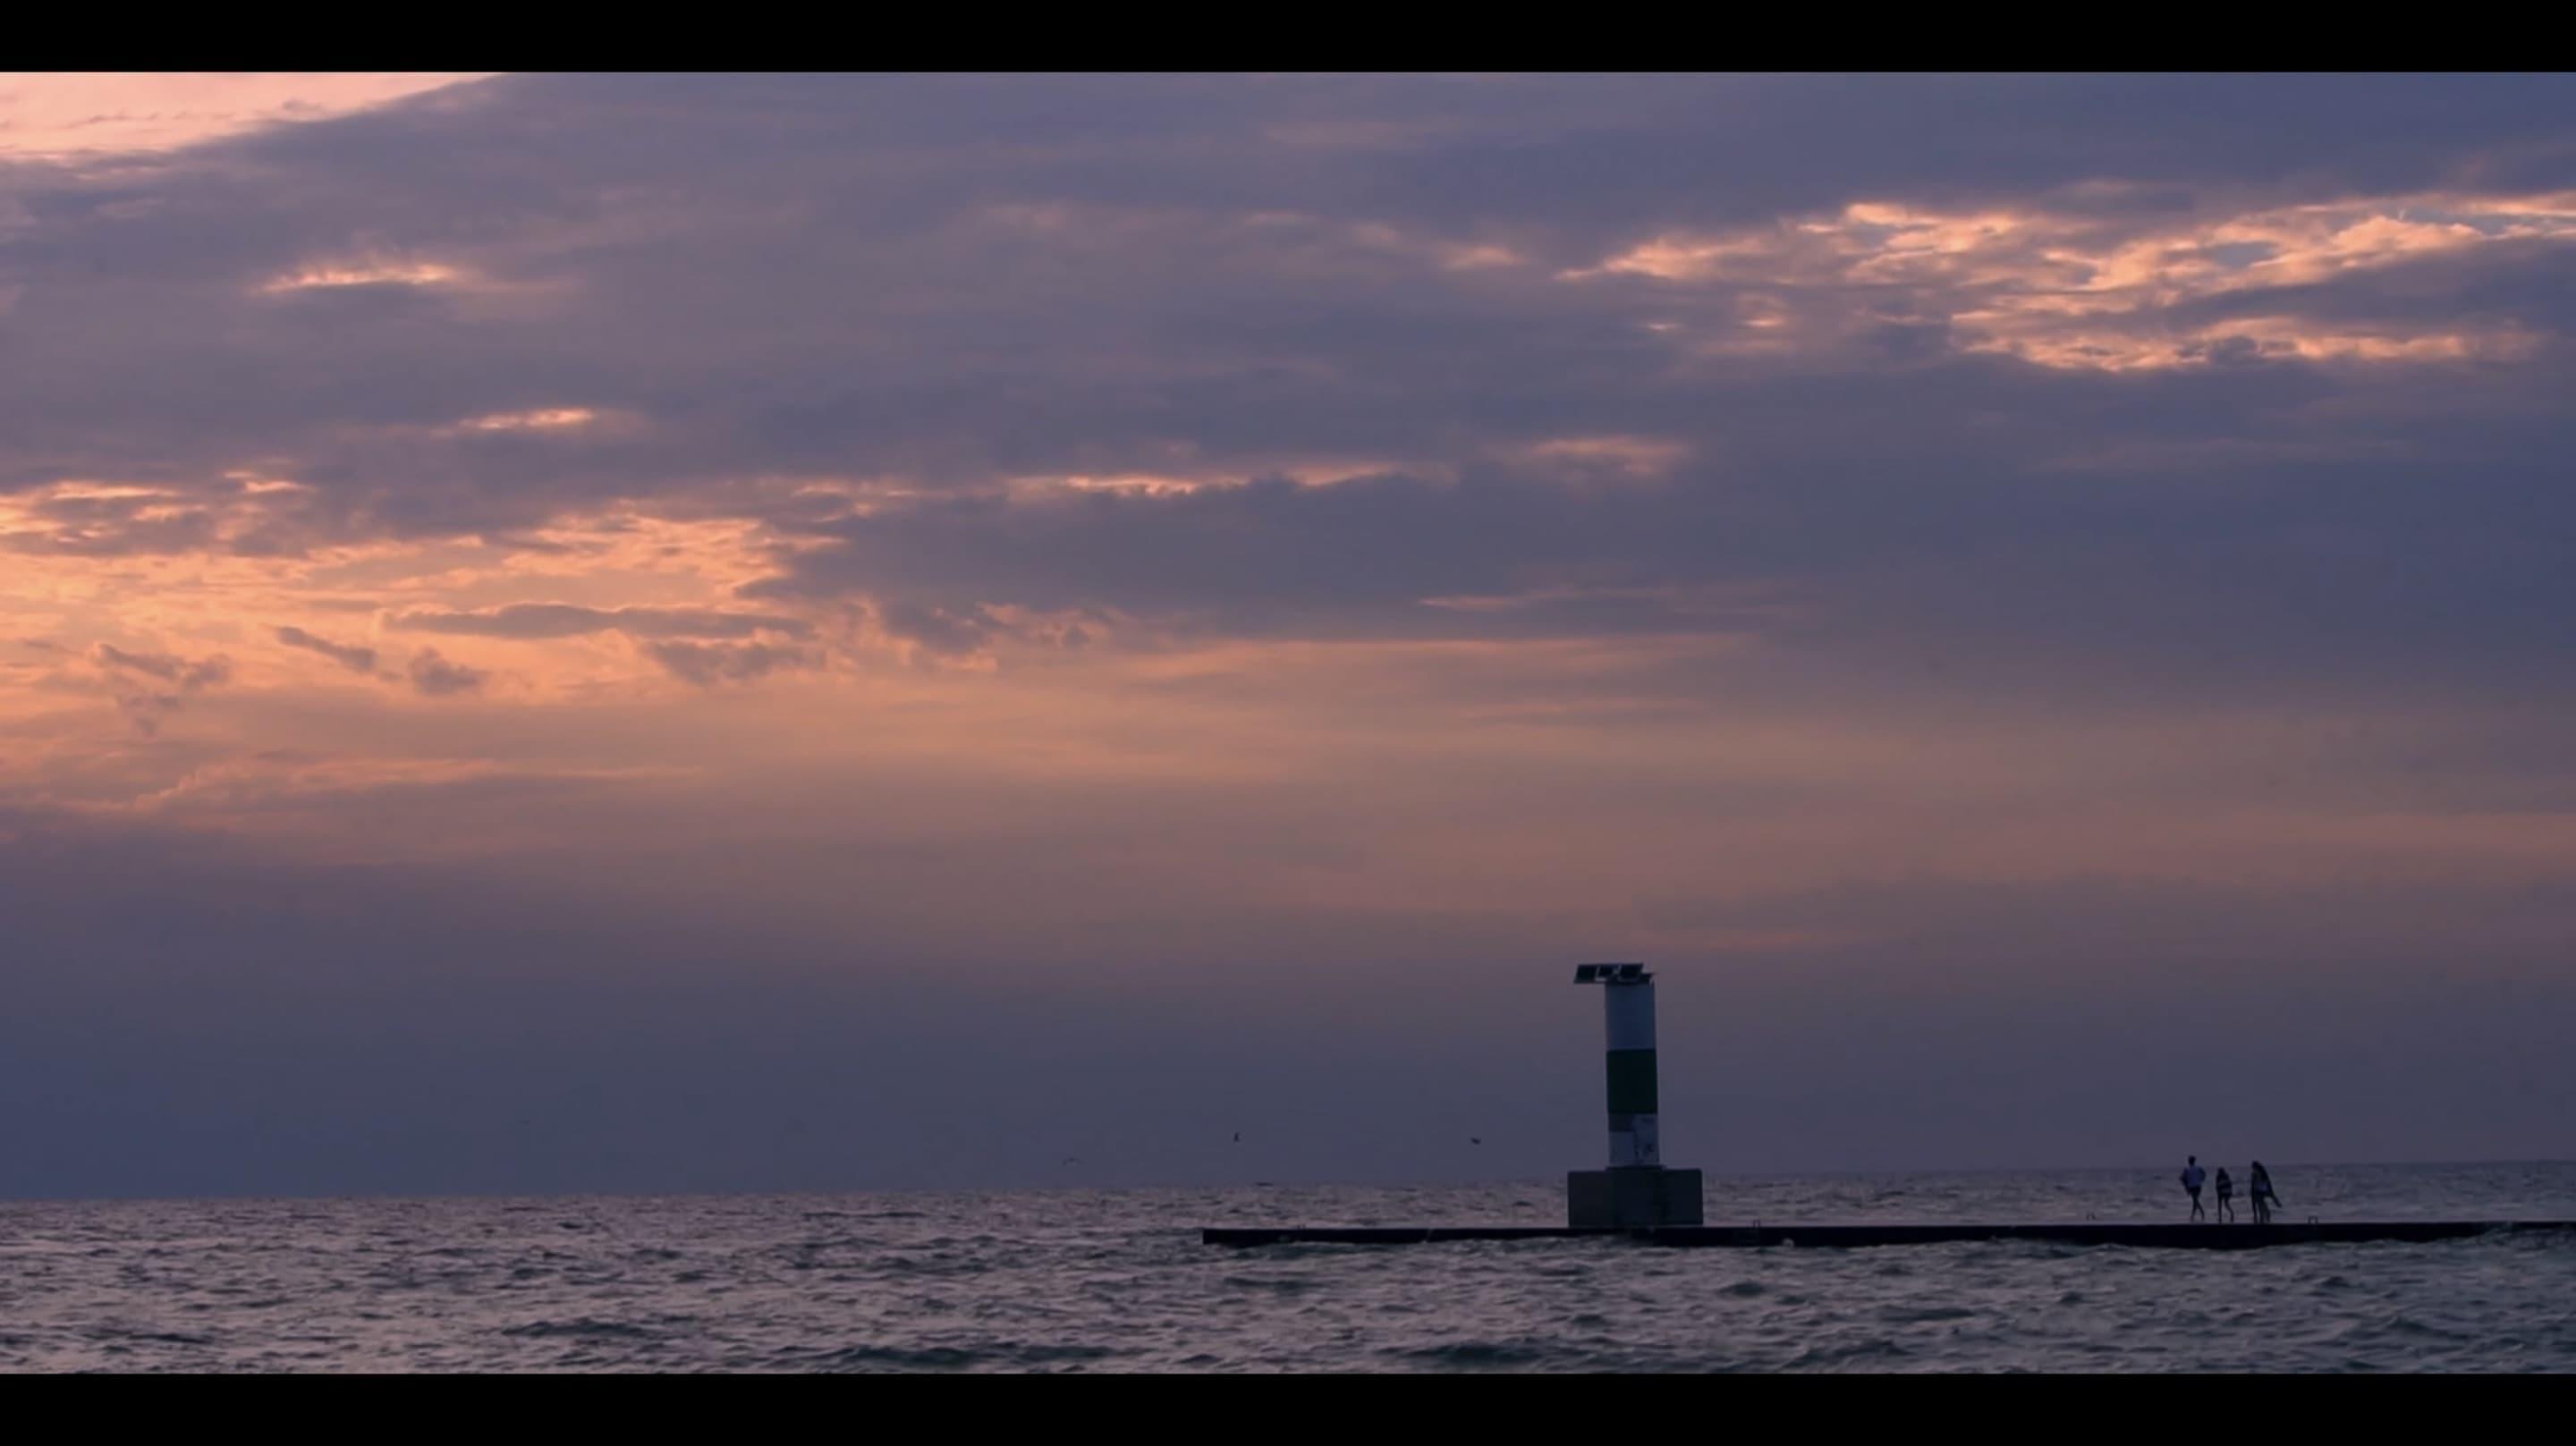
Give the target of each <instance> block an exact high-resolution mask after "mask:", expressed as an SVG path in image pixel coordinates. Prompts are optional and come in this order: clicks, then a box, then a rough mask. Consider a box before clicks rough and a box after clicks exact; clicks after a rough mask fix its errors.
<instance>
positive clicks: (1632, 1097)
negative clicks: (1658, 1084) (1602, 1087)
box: [1609, 1049, 1656, 1115]
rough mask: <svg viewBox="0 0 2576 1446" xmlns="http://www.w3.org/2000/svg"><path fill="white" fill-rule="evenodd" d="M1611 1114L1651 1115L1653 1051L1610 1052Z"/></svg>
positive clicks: (1653, 1080) (1653, 1097) (1653, 1100)
mask: <svg viewBox="0 0 2576 1446" xmlns="http://www.w3.org/2000/svg"><path fill="white" fill-rule="evenodd" d="M1609 1059H1610V1113H1612V1114H1614V1115H1651V1114H1654V1113H1655V1112H1656V1110H1655V1052H1654V1051H1653V1050H1651V1049H1614V1050H1612V1051H1610V1055H1609Z"/></svg>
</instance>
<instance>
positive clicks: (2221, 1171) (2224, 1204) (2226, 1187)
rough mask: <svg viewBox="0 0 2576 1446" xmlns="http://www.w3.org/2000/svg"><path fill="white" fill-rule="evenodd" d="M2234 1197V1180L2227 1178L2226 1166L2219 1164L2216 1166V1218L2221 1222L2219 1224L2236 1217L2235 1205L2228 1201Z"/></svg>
mask: <svg viewBox="0 0 2576 1446" xmlns="http://www.w3.org/2000/svg"><path fill="white" fill-rule="evenodd" d="M2235 1198H2236V1182H2235V1181H2233V1180H2230V1179H2228V1178H2227V1167H2226V1166H2225V1165H2221V1166H2219V1167H2218V1219H2219V1223H2221V1224H2225V1223H2227V1222H2229V1221H2232V1220H2234V1219H2235V1218H2236V1207H2235V1206H2234V1205H2233V1204H2231V1203H2229V1202H2231V1201H2233V1200H2234V1199H2235Z"/></svg>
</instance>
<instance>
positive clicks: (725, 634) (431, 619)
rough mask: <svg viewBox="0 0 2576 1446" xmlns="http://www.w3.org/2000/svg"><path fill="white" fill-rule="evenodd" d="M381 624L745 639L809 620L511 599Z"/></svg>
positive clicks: (485, 632)
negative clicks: (512, 601)
mask: <svg viewBox="0 0 2576 1446" xmlns="http://www.w3.org/2000/svg"><path fill="white" fill-rule="evenodd" d="M386 626H388V627H392V628H397V629H401V630H403V631H407V632H424V633H454V634H459V635H463V636H469V637H484V638H521V639H529V638H569V637H578V636H580V635H582V634H584V633H606V632H619V633H625V634H627V635H628V636H630V637H639V638H747V637H751V636H753V635H755V634H758V633H779V634H782V635H785V636H787V637H796V638H801V637H807V636H810V635H811V634H812V632H813V631H814V629H813V625H812V624H810V623H807V622H805V621H803V620H801V619H798V618H791V617H780V616H776V615H773V614H767V613H732V612H717V611H710V610H705V609H697V608H655V607H624V608H592V607H578V606H574V605H572V604H569V603H515V604H512V605H511V606H508V607H503V608H495V609H492V610H490V611H488V612H445V611H439V610H435V609H424V610H416V611H411V612H403V613H397V614H395V615H394V616H393V617H391V618H390V619H388V620H387V622H386Z"/></svg>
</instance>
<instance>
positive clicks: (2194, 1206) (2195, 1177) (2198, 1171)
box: [2182, 1155, 2209, 1220]
mask: <svg viewBox="0 0 2576 1446" xmlns="http://www.w3.org/2000/svg"><path fill="white" fill-rule="evenodd" d="M2207 1178H2209V1172H2208V1171H2206V1170H2203V1169H2202V1168H2200V1157H2199V1156H2198V1155H2186V1156H2184V1157H2183V1162H2182V1188H2183V1190H2184V1191H2185V1192H2186V1193H2188V1194H2189V1195H2190V1196H2191V1218H2192V1219H2194V1220H2206V1219H2208V1218H2209V1217H2208V1215H2207V1214H2206V1213H2204V1212H2203V1211H2202V1210H2201V1208H2200V1182H2201V1181H2203V1180H2205V1179H2207Z"/></svg>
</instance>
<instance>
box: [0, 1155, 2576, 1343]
mask: <svg viewBox="0 0 2576 1446" xmlns="http://www.w3.org/2000/svg"><path fill="white" fill-rule="evenodd" d="M2169 1173H2170V1172H2168V1171H2139V1172H2134V1173H2117V1172H2076V1173H2066V1174H2031V1175H1959V1176H1913V1177H1887V1178H1860V1177H1836V1178H1818V1179H1807V1180H1763V1181H1739V1180H1721V1179H1717V1178H1712V1179H1711V1181H1710V1192H1709V1214H1710V1220H1711V1223H1712V1225H1718V1224H1736V1223H1741V1224H1746V1225H1749V1224H1751V1222H1752V1221H1754V1220H1755V1219H1757V1218H1758V1219H1760V1220H1761V1221H1763V1222H1764V1225H1765V1227H1766V1228H1768V1227H1771V1226H1776V1225H1777V1224H1779V1223H1780V1222H1782V1221H1798V1222H1808V1223H1810V1224H1812V1223H1813V1222H1818V1221H1828V1220H1830V1221H1840V1222H1853V1223H1868V1222H1874V1221H1879V1222H1883V1221H1928V1222H1938V1221H1976V1220H1991V1219H2012V1218H2020V1219H2029V1220H2074V1221H2085V1220H2087V1219H2088V1217H2089V1218H2090V1219H2092V1220H2095V1221H2116V1220H2138V1221H2170V1220H2173V1219H2175V1218H2177V1215H2178V1212H2177V1211H2176V1210H2175V1209H2174V1206H2175V1204H2176V1203H2177V1202H2178V1200H2179V1192H2178V1191H2176V1190H2174V1189H2173V1188H2172V1187H2171V1186H2170V1185H2169V1183H2167V1182H2166V1181H2165V1180H2164V1179H2163V1178H2162V1177H2163V1176H2164V1175H2167V1174H2169ZM2275 1173H2276V1176H2277V1177H2278V1179H2279V1181H2280V1185H2281V1189H2282V1193H2283V1194H2284V1196H2285V1197H2287V1199H2288V1200H2289V1201H2290V1208H2289V1210H2288V1211H2285V1212H2284V1219H2285V1222H2286V1221H2299V1222H2304V1221H2305V1219H2306V1218H2307V1217H2308V1216H2309V1215H2311V1214H2314V1215H2318V1216H2319V1217H2321V1218H2322V1219H2327V1220H2332V1219H2345V1220H2359V1219H2375V1220H2407V1219H2413V1220H2433V1219H2444V1218H2482V1219H2512V1218H2565V1217H2568V1216H2576V1166H2566V1165H2532V1166H2478V1167H2367V1168H2346V1169H2334V1170H2310V1169H2298V1168H2289V1167H2284V1168H2280V1169H2278V1170H2276V1172H2275ZM1562 1210H1563V1200H1562V1197H1561V1194H1560V1192H1559V1189H1558V1187H1557V1186H1555V1185H1554V1184H1552V1183H1550V1182H1530V1183H1527V1184H1506V1185H1497V1186H1485V1187H1467V1188H1442V1189H1420V1190H1396V1189H1357V1188H1345V1189H1261V1188H1244V1189H1238V1190H1162V1191H1117V1192H1089V1191H1036V1192H1026V1193H1013V1194H981V1195H871V1196H832V1197H826V1196H776V1197H668V1198H642V1199H611V1198H598V1199H552V1200H423V1201H219V1202H139V1203H117V1204H101V1205H75V1204H21V1205H9V1206H0V1369H6V1370H13V1371H29V1370H83V1369H86V1370H97V1369H106V1370H304V1371H351V1370H357V1371H419V1370H436V1371H546V1370H629V1371H632V1370H646V1371H707V1370H717V1371H817V1370H831V1371H848V1370H983V1371H1031V1370H1110V1371H1229V1370H1252V1371H1277V1370H1295V1371H1354V1370H1359V1371H1385V1370H1395V1371H1408V1370H1501V1369H1509V1370H1565V1371H1600V1370H1651V1371H1723V1370H1757V1371H1760V1370H1887V1371H1906V1370H1971V1371H1996V1370H2043V1371H2067V1370H2075V1371H2173V1370H2263V1371H2381V1370H2397V1371H2403V1370H2441V1371H2570V1370H2576V1241H2571V1239H2570V1238H2569V1237H2567V1236H2564V1235H2533V1236H2500V1237H2488V1238H2476V1239H2466V1240H2452V1241H2442V1242H2437V1243H2407V1242H2382V1243H2373V1244H2331V1243H2323V1244H2310V1245H2305V1246H2301V1247H2299V1248H2294V1249H2279V1250H2253V1251H2199V1250H2157V1249H2134V1248H2126V1247H2121V1246H2084V1245H2071V1244H2063V1243H2054V1242H2049V1241H2026V1240H2007V1241H1963V1242H1952V1243H1943V1244H1926V1245H1918V1246H1913V1247H1910V1248H1907V1249H1902V1250H1840V1249H1806V1248H1801V1249H1796V1250H1651V1249H1639V1248H1636V1247H1635V1246H1633V1245H1631V1244H1630V1243H1628V1242H1626V1241H1624V1240H1616V1239H1610V1240H1605V1239H1597V1238H1575V1239H1532V1240H1510V1241H1495V1240H1487V1241H1462V1242H1457V1243H1441V1244H1424V1245H1416V1246H1413V1247H1410V1248H1407V1249H1402V1250H1387V1249H1383V1248H1377V1247H1370V1246H1362V1245H1329V1244H1327V1245H1302V1244H1291V1245H1278V1246H1271V1247H1267V1248H1262V1249H1254V1250H1242V1249H1224V1248H1217V1247H1211V1246H1208V1245H1205V1244H1202V1243H1201V1241H1200V1237H1199V1229H1198V1227H1200V1226H1203V1225H1210V1224H1218V1225H1225V1226H1231V1227H1236V1228H1256V1229H1257V1228H1264V1227H1283V1226H1292V1225H1304V1224H1311V1223H1316V1222H1323V1221H1331V1222H1341V1223H1348V1224H1352V1225H1362V1226H1365V1225H1401V1224H1407V1223H1414V1222H1422V1221H1430V1220H1438V1221H1446V1222H1452V1223H1460V1224H1488V1225H1496V1226H1550V1225H1555V1224H1559V1223H1561V1219H1562V1215H1561V1212H1562Z"/></svg>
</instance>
